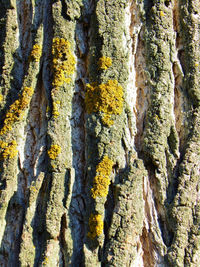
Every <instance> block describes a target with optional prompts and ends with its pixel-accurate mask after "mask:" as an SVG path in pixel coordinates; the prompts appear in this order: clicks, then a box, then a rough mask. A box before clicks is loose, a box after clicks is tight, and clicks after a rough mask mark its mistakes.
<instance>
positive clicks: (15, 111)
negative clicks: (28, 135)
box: [0, 87, 34, 135]
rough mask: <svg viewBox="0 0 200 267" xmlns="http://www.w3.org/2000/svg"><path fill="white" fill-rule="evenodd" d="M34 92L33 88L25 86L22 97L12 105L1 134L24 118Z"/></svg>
mask: <svg viewBox="0 0 200 267" xmlns="http://www.w3.org/2000/svg"><path fill="white" fill-rule="evenodd" d="M33 92H34V90H33V88H31V87H25V88H24V90H23V92H22V94H21V95H20V97H19V98H18V99H17V100H16V101H15V102H14V103H13V104H12V105H11V106H10V108H9V110H8V112H7V114H6V117H5V120H4V123H3V127H2V129H1V131H0V134H1V135H2V134H5V133H6V132H8V131H10V130H12V125H13V124H14V123H15V122H16V121H19V120H21V119H22V118H23V116H24V111H25V109H26V108H28V106H29V103H30V101H31V97H32V95H33Z"/></svg>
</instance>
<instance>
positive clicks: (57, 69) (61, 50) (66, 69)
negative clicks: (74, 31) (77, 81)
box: [52, 38, 76, 88]
mask: <svg viewBox="0 0 200 267" xmlns="http://www.w3.org/2000/svg"><path fill="white" fill-rule="evenodd" d="M70 47H71V45H70V43H69V41H67V40H65V39H63V38H54V39H53V45H52V54H53V72H54V78H53V83H52V84H53V87H54V88H58V87H60V86H62V85H63V84H64V83H70V82H71V78H70V77H69V76H70V75H71V74H73V73H74V70H75V64H76V61H75V57H74V56H73V54H72V52H71V49H70Z"/></svg>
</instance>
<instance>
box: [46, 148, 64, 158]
mask: <svg viewBox="0 0 200 267" xmlns="http://www.w3.org/2000/svg"><path fill="white" fill-rule="evenodd" d="M60 152H61V147H60V146H58V145H51V147H50V149H49V150H48V155H49V158H50V159H56V158H57V156H58V155H59V154H60Z"/></svg>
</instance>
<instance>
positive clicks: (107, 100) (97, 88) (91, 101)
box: [85, 80, 123, 126]
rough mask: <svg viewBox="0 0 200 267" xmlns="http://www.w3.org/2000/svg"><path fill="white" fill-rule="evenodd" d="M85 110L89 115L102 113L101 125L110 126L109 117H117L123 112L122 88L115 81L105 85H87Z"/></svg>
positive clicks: (109, 81)
mask: <svg viewBox="0 0 200 267" xmlns="http://www.w3.org/2000/svg"><path fill="white" fill-rule="evenodd" d="M85 104H86V109H87V112H88V113H89V114H91V113H93V112H98V111H100V112H103V113H104V116H103V123H105V124H107V125H109V126H110V125H112V124H113V121H112V120H111V119H110V118H111V115H114V114H115V115H119V114H121V112H122V110H123V88H122V87H121V85H119V84H118V82H117V81H116V80H108V82H107V83H105V84H100V85H98V84H96V83H92V84H87V91H86V95H85Z"/></svg>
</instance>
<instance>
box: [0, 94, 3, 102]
mask: <svg viewBox="0 0 200 267" xmlns="http://www.w3.org/2000/svg"><path fill="white" fill-rule="evenodd" d="M2 101H3V95H2V94H0V102H2Z"/></svg>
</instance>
